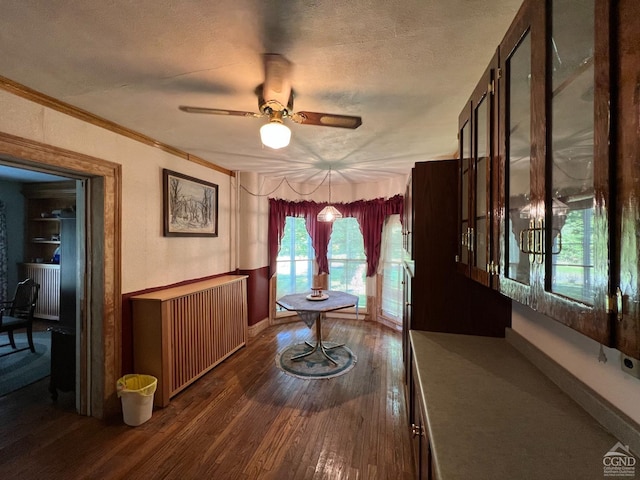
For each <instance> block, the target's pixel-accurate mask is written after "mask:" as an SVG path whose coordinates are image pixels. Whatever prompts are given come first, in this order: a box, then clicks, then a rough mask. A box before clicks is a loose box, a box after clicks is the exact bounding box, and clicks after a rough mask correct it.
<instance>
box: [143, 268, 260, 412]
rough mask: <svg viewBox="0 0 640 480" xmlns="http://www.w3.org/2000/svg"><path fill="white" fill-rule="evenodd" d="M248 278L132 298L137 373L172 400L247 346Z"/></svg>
mask: <svg viewBox="0 0 640 480" xmlns="http://www.w3.org/2000/svg"><path fill="white" fill-rule="evenodd" d="M246 279H247V276H246V275H226V276H224V277H219V278H215V279H213V280H206V281H203V282H197V283H192V284H189V285H183V286H180V287H173V288H167V289H164V290H159V291H157V292H152V293H146V294H143V295H137V296H135V297H131V300H132V302H133V365H134V370H135V373H142V374H147V375H153V376H154V377H156V378H157V379H158V388H157V390H156V394H155V398H154V404H155V405H157V406H161V407H164V406H166V405H168V403H169V399H170V398H171V397H172V396H174V395H176V394H177V393H178V392H180V391H181V390H183V389H185V388H186V387H187V386H189V385H190V384H191V383H193V382H194V381H196V380H197V379H198V378H200V377H201V376H202V375H204V374H205V373H207V372H208V371H209V370H211V369H212V368H213V367H215V366H216V365H217V364H219V363H220V362H222V361H223V360H224V359H225V358H227V357H228V356H230V355H231V354H233V353H234V352H236V351H237V350H238V349H240V348H241V347H243V346H244V345H246V342H247V327H248V317H247V282H246Z"/></svg>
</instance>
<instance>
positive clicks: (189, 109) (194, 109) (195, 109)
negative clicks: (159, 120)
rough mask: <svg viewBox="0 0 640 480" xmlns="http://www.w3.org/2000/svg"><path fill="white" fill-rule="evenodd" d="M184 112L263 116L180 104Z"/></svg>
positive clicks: (240, 111)
mask: <svg viewBox="0 0 640 480" xmlns="http://www.w3.org/2000/svg"><path fill="white" fill-rule="evenodd" d="M178 108H179V109H180V110H182V111H183V112H187V113H207V114H210V115H234V116H238V117H261V116H262V115H261V114H259V113H253V112H244V111H242V110H224V109H221V108H204V107H189V106H186V105H180V106H179V107H178Z"/></svg>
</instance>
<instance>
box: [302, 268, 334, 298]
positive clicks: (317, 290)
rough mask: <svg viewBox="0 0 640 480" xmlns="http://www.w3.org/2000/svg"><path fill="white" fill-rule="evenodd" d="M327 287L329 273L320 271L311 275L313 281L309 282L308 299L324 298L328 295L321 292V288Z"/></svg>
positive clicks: (325, 288)
mask: <svg viewBox="0 0 640 480" xmlns="http://www.w3.org/2000/svg"><path fill="white" fill-rule="evenodd" d="M328 289H329V275H327V274H326V273H321V274H319V275H314V276H313V282H312V284H311V293H310V294H309V295H307V299H308V300H316V301H317V300H326V299H327V298H329V295H328V294H326V293H323V290H328Z"/></svg>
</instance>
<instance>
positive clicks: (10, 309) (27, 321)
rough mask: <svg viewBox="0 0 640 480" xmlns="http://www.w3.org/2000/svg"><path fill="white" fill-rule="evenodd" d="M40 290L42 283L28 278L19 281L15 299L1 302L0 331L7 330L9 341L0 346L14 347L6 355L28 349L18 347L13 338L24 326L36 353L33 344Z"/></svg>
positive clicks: (31, 348)
mask: <svg viewBox="0 0 640 480" xmlns="http://www.w3.org/2000/svg"><path fill="white" fill-rule="evenodd" d="M39 290H40V285H39V284H38V283H36V282H35V281H34V280H33V279H31V278H27V279H26V280H24V281H23V282H20V283H18V286H17V287H16V293H15V295H14V296H13V300H10V301H3V302H0V333H2V332H7V334H8V336H9V343H5V344H2V345H0V347H6V346H8V345H11V348H13V350H12V351H11V352H8V353H5V354H4V355H9V354H11V353H17V352H21V351H23V350H26V349H27V347H24V348H17V347H16V342H15V339H14V338H13V332H14V331H15V330H20V329H22V328H24V329H26V330H27V340H28V341H29V347H28V348H29V349H30V350H31V351H32V352H34V353H35V351H36V348H35V347H34V345H33V314H34V312H35V309H36V303H37V301H38V292H39ZM4 355H2V356H4Z"/></svg>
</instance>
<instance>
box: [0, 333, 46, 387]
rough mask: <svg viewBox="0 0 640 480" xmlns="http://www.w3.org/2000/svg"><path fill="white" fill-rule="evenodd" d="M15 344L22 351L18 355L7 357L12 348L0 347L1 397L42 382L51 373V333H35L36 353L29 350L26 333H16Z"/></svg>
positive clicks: (13, 354)
mask: <svg viewBox="0 0 640 480" xmlns="http://www.w3.org/2000/svg"><path fill="white" fill-rule="evenodd" d="M15 342H16V345H17V346H18V349H19V350H20V352H18V353H12V354H11V355H6V354H7V353H10V352H11V351H12V350H13V349H12V347H11V346H9V345H7V346H4V347H0V397H1V396H3V395H6V394H8V393H10V392H13V391H15V390H18V389H20V388H22V387H26V386H27V385H31V384H32V383H34V382H37V381H38V380H42V379H43V378H45V377H47V376H48V375H49V372H50V371H51V336H50V335H49V332H34V334H33V344H34V346H35V350H36V352H35V353H33V352H31V351H30V350H29V348H28V344H29V343H28V340H27V335H26V334H25V333H23V332H19V333H16V334H15ZM3 343H4V342H3Z"/></svg>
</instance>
